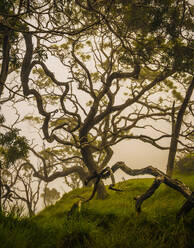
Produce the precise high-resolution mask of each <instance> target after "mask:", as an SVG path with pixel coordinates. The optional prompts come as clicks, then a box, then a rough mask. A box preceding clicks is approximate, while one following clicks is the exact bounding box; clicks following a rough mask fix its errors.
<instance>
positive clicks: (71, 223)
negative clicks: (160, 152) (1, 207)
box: [0, 174, 194, 248]
mask: <svg viewBox="0 0 194 248" xmlns="http://www.w3.org/2000/svg"><path fill="white" fill-rule="evenodd" d="M176 178H178V179H180V180H182V181H183V182H184V183H185V184H186V185H188V186H189V187H190V188H191V189H192V190H194V180H193V179H194V174H190V175H181V176H176ZM152 181H153V179H151V178H146V179H132V180H127V181H124V182H120V183H118V184H117V188H120V189H123V190H125V191H124V192H115V191H110V190H109V191H108V192H109V197H108V198H107V199H106V200H97V199H93V200H91V201H90V202H89V203H87V204H85V205H83V206H82V209H81V212H80V213H78V212H77V213H75V214H74V215H73V216H72V217H71V218H70V219H67V212H68V211H69V210H70V208H71V206H72V205H73V203H75V202H76V201H78V200H79V199H80V198H79V197H83V198H87V197H88V196H89V195H90V193H91V188H83V189H76V190H74V191H71V192H69V193H67V194H65V195H64V196H63V197H62V199H61V200H60V201H58V202H57V203H56V204H55V205H54V206H50V207H48V208H46V209H44V210H43V211H41V212H40V213H39V214H38V215H36V216H35V217H34V218H32V219H20V220H18V219H14V218H13V216H8V217H3V216H1V218H0V244H1V248H13V247H14V248H35V247H37V248H79V247H88V248H93V247H94V248H95V247H99V248H101V247H102V248H106V247H107V248H108V247H109V248H119V247H121V248H122V247H123V248H125V247H131V248H136V247H138V248H141V247H148V248H150V247H158V248H160V247H161V248H163V247H164V248H167V247H170V248H173V247H176V248H179V247H180V248H192V247H194V209H193V210H192V211H191V212H190V213H189V214H188V215H187V216H186V217H185V218H184V219H181V220H180V221H179V222H178V221H177V220H176V213H177V212H178V210H179V208H180V207H181V206H182V204H183V202H184V201H185V199H184V198H183V197H182V195H181V194H180V193H179V192H176V191H174V190H172V189H170V188H168V187H167V186H165V185H161V186H160V188H159V189H158V190H157V191H156V192H155V194H154V195H153V196H152V197H151V198H150V199H148V200H146V201H145V202H144V204H143V205H142V213H141V214H139V215H138V214H137V213H136V211H135V202H134V200H133V198H134V197H135V196H137V195H139V194H141V193H143V192H145V190H146V189H147V188H148V187H149V186H150V185H151V183H152Z"/></svg>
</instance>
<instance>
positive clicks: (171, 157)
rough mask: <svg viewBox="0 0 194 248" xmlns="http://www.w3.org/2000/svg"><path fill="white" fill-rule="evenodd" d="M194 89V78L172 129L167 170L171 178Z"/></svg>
mask: <svg viewBox="0 0 194 248" xmlns="http://www.w3.org/2000/svg"><path fill="white" fill-rule="evenodd" d="M193 89H194V78H193V79H192V81H191V83H190V85H189V87H188V89H187V92H186V95H185V98H184V101H183V103H182V105H181V108H180V110H179V112H178V115H177V120H176V122H175V124H174V127H173V128H172V138H171V142H170V150H169V155H168V163H167V170H166V174H167V175H168V176H169V177H172V175H173V169H174V160H175V155H176V151H177V145H178V138H179V135H180V130H181V125H182V122H183V116H184V114H185V110H186V108H187V106H188V102H189V99H190V97H191V95H192V92H193Z"/></svg>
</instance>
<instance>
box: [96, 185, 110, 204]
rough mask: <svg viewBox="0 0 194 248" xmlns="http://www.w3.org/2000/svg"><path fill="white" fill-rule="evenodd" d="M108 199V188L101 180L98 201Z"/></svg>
mask: <svg viewBox="0 0 194 248" xmlns="http://www.w3.org/2000/svg"><path fill="white" fill-rule="evenodd" d="M107 197H108V193H107V191H106V187H105V186H104V183H103V182H102V181H101V180H100V182H99V184H98V188H97V199H102V200H103V199H106V198H107Z"/></svg>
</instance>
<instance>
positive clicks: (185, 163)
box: [175, 153, 194, 173]
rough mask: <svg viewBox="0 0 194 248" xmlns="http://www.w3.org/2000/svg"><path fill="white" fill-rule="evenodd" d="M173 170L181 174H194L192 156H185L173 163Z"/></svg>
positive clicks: (191, 154) (193, 155)
mask: <svg viewBox="0 0 194 248" xmlns="http://www.w3.org/2000/svg"><path fill="white" fill-rule="evenodd" d="M175 169H176V170H177V171H179V172H181V173H188V172H194V154H193V153H190V154H186V155H184V156H183V157H181V158H180V159H178V160H177V161H176V163H175Z"/></svg>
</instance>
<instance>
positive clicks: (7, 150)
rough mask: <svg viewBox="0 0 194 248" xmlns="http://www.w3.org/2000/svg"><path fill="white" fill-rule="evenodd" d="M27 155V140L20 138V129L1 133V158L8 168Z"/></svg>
mask: <svg viewBox="0 0 194 248" xmlns="http://www.w3.org/2000/svg"><path fill="white" fill-rule="evenodd" d="M27 154H28V142H27V139H26V138H25V137H22V136H19V130H18V129H12V130H9V131H7V132H5V133H0V156H1V157H2V159H3V163H4V164H5V165H6V166H8V165H9V164H12V163H14V162H15V161H16V160H17V159H20V158H23V157H26V156H27Z"/></svg>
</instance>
